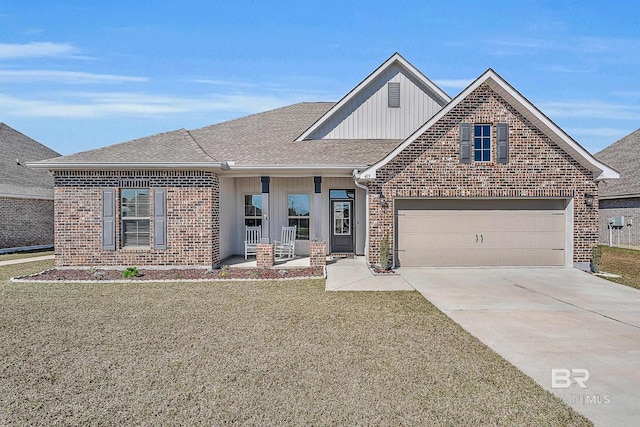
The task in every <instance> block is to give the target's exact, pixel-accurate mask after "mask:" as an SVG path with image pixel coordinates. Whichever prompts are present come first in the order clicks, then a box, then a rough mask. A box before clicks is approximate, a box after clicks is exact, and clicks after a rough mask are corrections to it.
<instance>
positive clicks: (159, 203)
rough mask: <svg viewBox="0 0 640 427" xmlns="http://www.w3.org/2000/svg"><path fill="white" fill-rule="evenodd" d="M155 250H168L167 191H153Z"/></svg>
mask: <svg viewBox="0 0 640 427" xmlns="http://www.w3.org/2000/svg"><path fill="white" fill-rule="evenodd" d="M153 249H167V191H166V189H164V188H154V189H153Z"/></svg>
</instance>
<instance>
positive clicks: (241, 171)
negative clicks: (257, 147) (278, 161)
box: [222, 164, 366, 176]
mask: <svg viewBox="0 0 640 427" xmlns="http://www.w3.org/2000/svg"><path fill="white" fill-rule="evenodd" d="M362 167H366V165H317V164H314V165H231V166H230V167H229V169H227V170H226V171H224V172H223V173H222V175H225V176H263V175H268V176H351V175H352V173H353V170H354V169H359V168H362Z"/></svg>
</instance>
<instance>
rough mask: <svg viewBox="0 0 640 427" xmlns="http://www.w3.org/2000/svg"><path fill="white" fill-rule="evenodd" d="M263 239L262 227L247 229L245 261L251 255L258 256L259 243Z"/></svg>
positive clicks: (245, 231) (245, 235)
mask: <svg viewBox="0 0 640 427" xmlns="http://www.w3.org/2000/svg"><path fill="white" fill-rule="evenodd" d="M260 239H262V227H261V226H257V227H245V230H244V259H247V257H248V256H249V255H257V254H258V243H260Z"/></svg>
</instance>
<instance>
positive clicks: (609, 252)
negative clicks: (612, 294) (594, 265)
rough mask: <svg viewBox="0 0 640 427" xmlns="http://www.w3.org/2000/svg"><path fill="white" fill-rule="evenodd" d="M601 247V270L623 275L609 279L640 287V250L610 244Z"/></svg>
mask: <svg viewBox="0 0 640 427" xmlns="http://www.w3.org/2000/svg"><path fill="white" fill-rule="evenodd" d="M599 248H600V250H601V251H602V258H601V260H600V270H602V271H606V272H607V273H614V274H618V275H620V276H621V277H619V278H608V279H609V280H611V281H614V282H617V283H621V284H623V285H627V286H630V287H632V288H636V289H640V251H637V250H634V249H625V248H614V247H609V246H600V247H599Z"/></svg>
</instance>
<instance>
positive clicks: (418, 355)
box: [0, 263, 589, 426]
mask: <svg viewBox="0 0 640 427" xmlns="http://www.w3.org/2000/svg"><path fill="white" fill-rule="evenodd" d="M38 264H39V263H38ZM12 267H13V268H14V269H15V268H16V267H18V266H12ZM20 267H21V266H20ZM32 267H34V269H33V271H34V272H35V271H36V270H37V269H38V268H41V267H39V266H33V265H32ZM20 274H25V273H24V272H21V273H20ZM2 275H4V276H2ZM11 275H16V274H11ZM5 276H7V272H6V271H4V270H3V269H2V268H0V277H5ZM3 280H6V279H3ZM323 286H324V280H305V281H297V282H296V281H291V282H278V283H276V282H263V283H257V282H255V283H254V282H243V283H238V282H230V283H226V282H225V283H191V284H140V283H126V284H100V283H96V284H61V283H54V284H32V283H8V282H6V281H5V282H0V361H1V364H0V424H3V423H6V424H30V425H53V424H72V425H100V424H111V425H114V424H115V425H131V424H153V425H166V424H170V425H178V424H179V425H194V424H196V425H197V424H205V425H222V424H245V425H420V426H424V425H486V424H492V425H589V421H588V420H586V419H585V418H583V417H582V416H580V415H578V414H576V413H575V412H573V411H572V410H571V409H570V408H569V407H568V406H567V405H565V404H564V403H563V402H562V401H561V400H559V399H557V398H556V397H554V396H553V395H552V394H550V393H548V392H546V391H544V390H543V389H542V388H541V387H539V386H537V385H536V384H535V383H534V382H533V381H532V380H531V379H530V378H528V377H527V376H525V375H524V374H522V373H521V372H520V371H518V370H517V369H515V368H514V367H513V366H512V365H510V364H509V363H507V362H506V361H505V360H503V359H502V358H500V357H499V356H498V355H497V354H496V353H494V352H493V351H491V350H490V349H488V348H487V347H485V346H484V345H482V344H481V343H480V342H479V341H478V340H476V339H475V338H473V337H472V336H470V335H469V334H467V333H466V332H465V331H464V330H462V329H461V328H460V327H459V326H458V325H457V324H455V323H453V322H452V321H451V320H450V319H449V318H447V317H446V316H445V315H444V314H443V313H441V312H440V311H438V310H437V309H436V308H435V307H434V306H432V305H431V304H429V303H428V302H427V301H426V300H424V298H422V297H421V296H420V294H419V293H417V292H386V293H382V292H379V293H376V292H359V293H355V292H354V293H348V292H340V293H331V292H324V290H323Z"/></svg>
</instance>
